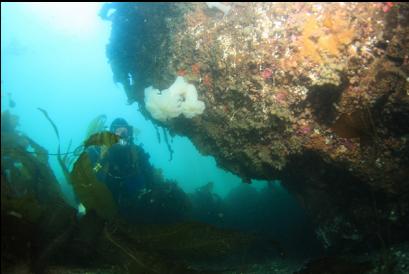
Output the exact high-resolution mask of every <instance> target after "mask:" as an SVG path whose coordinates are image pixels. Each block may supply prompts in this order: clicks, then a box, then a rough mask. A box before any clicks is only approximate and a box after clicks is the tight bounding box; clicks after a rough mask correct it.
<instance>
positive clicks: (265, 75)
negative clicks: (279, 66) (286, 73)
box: [261, 68, 273, 80]
mask: <svg viewBox="0 0 409 274" xmlns="http://www.w3.org/2000/svg"><path fill="white" fill-rule="evenodd" d="M272 75H273V70H272V69H270V68H266V69H264V70H263V71H262V72H261V77H263V79H264V80H267V79H270V78H271V76H272Z"/></svg>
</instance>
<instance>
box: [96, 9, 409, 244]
mask: <svg viewBox="0 0 409 274" xmlns="http://www.w3.org/2000/svg"><path fill="white" fill-rule="evenodd" d="M110 5H111V6H109V7H108V9H113V10H114V12H113V13H112V14H111V16H110V17H109V19H110V20H112V33H111V39H110V42H109V45H108V47H107V56H108V58H109V60H110V64H111V68H112V71H113V74H114V81H115V82H118V83H121V84H122V85H123V86H124V89H125V91H126V93H127V96H128V100H129V102H136V103H138V104H139V106H140V109H141V111H142V113H143V114H144V115H145V116H146V117H148V118H150V119H152V121H153V122H154V123H156V124H158V125H159V126H163V127H166V128H168V129H169V131H170V132H171V134H178V135H184V136H187V137H189V138H190V140H191V141H192V142H193V143H194V144H195V146H196V147H197V149H198V150H199V151H200V152H201V153H203V154H205V155H212V156H214V157H215V159H216V161H217V163H218V165H219V166H220V167H222V168H224V169H226V170H229V171H231V172H233V173H235V174H237V175H238V176H240V177H241V178H243V180H244V181H246V182H249V181H251V179H264V180H273V179H281V180H282V183H283V185H284V186H285V187H287V188H288V189H289V190H290V191H291V192H292V193H293V194H294V195H296V196H297V198H298V199H299V201H300V202H301V203H302V204H303V205H304V206H305V208H306V209H307V211H308V212H309V213H310V214H311V216H312V218H313V219H314V220H315V221H316V224H317V234H318V236H319V237H320V238H321V240H322V242H323V243H324V244H325V246H326V247H327V248H329V249H334V250H338V251H340V250H344V249H346V248H351V247H352V248H361V247H363V246H364V245H366V244H365V243H369V245H377V246H380V245H382V242H397V241H402V240H407V239H408V236H407V235H406V234H405V233H404V231H407V230H408V228H409V221H408V220H409V218H408V216H409V169H408V166H409V145H408V142H409V139H408V138H409V123H408V121H409V39H408V37H409V21H408V19H407V18H409V5H408V4H407V3H393V4H392V5H391V6H389V7H386V6H385V5H386V4H384V3H228V4H226V5H229V12H228V13H227V14H226V13H224V12H222V11H220V10H218V9H215V8H210V7H209V6H207V5H206V4H205V3H190V4H188V3H175V4H171V3H164V4H158V3H157V4H146V3H114V4H110ZM106 11H107V10H106ZM103 15H104V14H103ZM105 15H107V14H105ZM106 17H107V16H106ZM177 76H183V77H184V78H185V79H186V80H187V81H188V82H189V83H191V84H193V85H194V86H195V87H196V89H197V91H198V97H199V100H201V101H203V102H204V104H205V106H206V108H205V110H204V112H203V114H201V115H198V116H195V117H193V118H192V119H188V118H185V117H182V116H180V117H177V118H173V119H170V120H167V121H166V122H159V121H156V120H154V119H153V118H152V117H151V116H150V113H149V112H148V111H147V110H146V109H145V105H144V89H145V88H146V87H148V86H151V85H152V86H153V87H155V88H157V89H159V90H163V89H165V88H168V87H169V86H170V85H171V84H172V83H173V82H174V81H175V79H176V77H177ZM387 235H393V236H387Z"/></svg>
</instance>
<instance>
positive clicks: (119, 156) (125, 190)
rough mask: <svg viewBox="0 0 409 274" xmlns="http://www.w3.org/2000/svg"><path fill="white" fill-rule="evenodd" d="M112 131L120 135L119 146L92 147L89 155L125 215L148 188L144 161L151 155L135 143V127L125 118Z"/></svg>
mask: <svg viewBox="0 0 409 274" xmlns="http://www.w3.org/2000/svg"><path fill="white" fill-rule="evenodd" d="M110 131H111V132H113V133H115V134H116V135H118V136H120V139H119V141H118V143H116V144H114V145H112V146H111V147H110V148H109V149H107V150H104V149H103V148H101V147H99V146H91V147H89V148H88V155H89V157H90V160H91V163H92V165H93V170H94V172H95V174H96V176H97V178H98V180H99V181H101V182H104V183H105V184H106V185H107V187H108V188H109V190H110V191H111V193H112V196H113V198H114V200H115V201H116V203H117V205H118V207H119V210H120V212H121V211H122V212H123V211H124V210H125V209H126V208H127V207H128V206H129V203H130V202H131V199H132V198H133V197H134V196H135V195H136V193H137V192H138V190H140V189H142V188H143V187H145V176H144V174H145V173H146V167H145V166H144V161H141V160H142V159H144V158H147V157H149V156H148V155H147V154H146V153H145V152H144V151H143V149H142V148H141V147H139V146H137V145H135V144H134V143H133V127H132V126H130V125H129V124H128V123H127V122H126V120H125V119H123V118H117V119H115V120H114V121H113V122H112V124H111V126H110Z"/></svg>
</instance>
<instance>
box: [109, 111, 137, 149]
mask: <svg viewBox="0 0 409 274" xmlns="http://www.w3.org/2000/svg"><path fill="white" fill-rule="evenodd" d="M110 130H111V132H113V133H115V134H116V135H118V136H120V137H121V138H120V139H119V144H120V145H128V144H131V143H132V135H133V134H132V127H131V126H130V125H129V124H128V123H127V122H126V120H125V119H123V118H116V119H115V120H114V121H113V122H112V124H111V127H110Z"/></svg>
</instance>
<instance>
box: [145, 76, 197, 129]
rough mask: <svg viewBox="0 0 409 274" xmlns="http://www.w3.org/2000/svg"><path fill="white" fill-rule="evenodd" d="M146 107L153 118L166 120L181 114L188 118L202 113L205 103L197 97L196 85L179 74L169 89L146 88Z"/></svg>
mask: <svg viewBox="0 0 409 274" xmlns="http://www.w3.org/2000/svg"><path fill="white" fill-rule="evenodd" d="M145 107H146V109H147V110H148V111H149V113H150V114H151V115H152V117H153V118H155V119H156V120H159V121H161V122H165V121H166V120H168V119H171V118H175V117H178V116H179V115H180V114H183V115H184V116H185V117H186V118H192V117H194V116H196V115H199V114H202V113H203V111H204V109H205V104H204V102H202V101H200V100H198V99H197V90H196V88H195V86H194V85H192V84H189V83H188V82H186V80H185V79H184V78H183V77H181V76H178V77H177V78H176V81H175V82H174V83H173V84H172V85H171V86H170V87H169V88H168V89H165V90H162V91H159V90H158V89H154V88H153V87H152V86H150V87H148V88H146V89H145Z"/></svg>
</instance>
